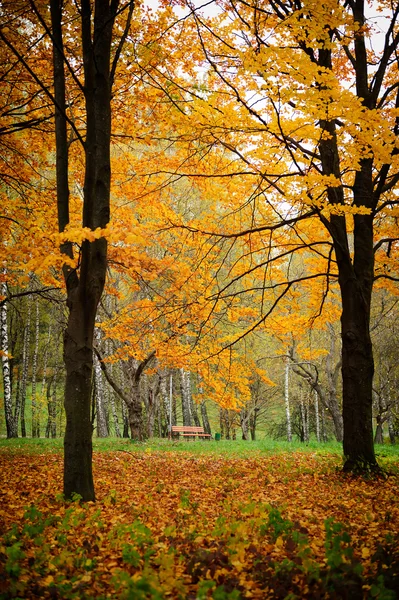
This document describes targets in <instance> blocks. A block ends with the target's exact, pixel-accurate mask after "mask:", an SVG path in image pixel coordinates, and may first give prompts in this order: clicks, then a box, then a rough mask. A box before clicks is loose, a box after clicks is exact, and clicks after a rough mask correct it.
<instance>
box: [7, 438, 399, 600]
mask: <svg viewBox="0 0 399 600" xmlns="http://www.w3.org/2000/svg"><path fill="white" fill-rule="evenodd" d="M196 443H197V442H196ZM198 444H199V443H198ZM0 466H1V482H0V531H1V537H0V598H52V599H57V598H60V599H61V598H62V599H63V598H113V599H114V598H122V599H123V598H125V599H130V600H140V599H141V598H143V599H144V598H155V599H157V598H176V599H178V598H181V599H205V598H214V599H215V600H223V599H227V598H231V599H234V598H260V599H267V598H290V599H294V598H300V599H302V598H336V599H342V598H343V599H345V598H348V599H349V598H350V599H351V600H356V599H357V598H379V599H382V600H388V599H392V600H393V599H394V598H396V597H397V590H399V545H398V542H399V535H398V533H399V479H398V477H397V475H390V476H387V477H386V478H380V479H378V480H375V479H373V480H365V479H362V478H351V477H348V476H344V475H343V474H342V473H340V471H339V466H340V459H339V457H338V456H337V455H318V454H316V453H309V452H307V453H301V452H295V453H280V454H272V455H271V454H261V453H258V454H256V455H253V456H249V457H248V456H247V457H231V456H230V457H229V456H222V455H220V454H212V453H211V452H208V453H207V454H203V455H202V454H195V453H191V452H185V451H184V450H181V446H180V447H179V452H165V451H162V450H159V451H153V450H151V449H150V448H147V449H146V450H144V449H143V451H142V452H128V451H118V452H107V453H104V452H96V453H95V454H94V476H95V482H96V493H97V502H96V503H95V504H94V503H88V504H83V505H80V504H79V502H73V503H69V504H65V503H64V502H63V501H62V497H61V496H60V490H61V489H62V456H61V454H59V453H48V452H45V453H43V454H40V453H35V454H26V453H21V452H15V451H12V450H10V448H8V447H7V446H6V445H3V446H2V448H1V451H0ZM388 468H389V467H388Z"/></svg>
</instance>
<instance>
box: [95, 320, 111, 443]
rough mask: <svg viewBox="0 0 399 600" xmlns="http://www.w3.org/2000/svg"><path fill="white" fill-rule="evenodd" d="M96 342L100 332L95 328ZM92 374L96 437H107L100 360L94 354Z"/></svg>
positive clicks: (98, 339)
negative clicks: (94, 396) (94, 394)
mask: <svg viewBox="0 0 399 600" xmlns="http://www.w3.org/2000/svg"><path fill="white" fill-rule="evenodd" d="M94 336H95V339H96V342H97V343H98V344H99V341H100V332H99V330H98V329H96V331H95V333H94ZM94 376H95V383H96V385H95V389H96V417H97V437H99V438H106V437H108V426H107V416H106V409H105V394H104V385H103V376H102V371H101V365H100V361H99V360H98V358H97V356H96V355H95V354H94Z"/></svg>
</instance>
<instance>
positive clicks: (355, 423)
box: [340, 215, 377, 471]
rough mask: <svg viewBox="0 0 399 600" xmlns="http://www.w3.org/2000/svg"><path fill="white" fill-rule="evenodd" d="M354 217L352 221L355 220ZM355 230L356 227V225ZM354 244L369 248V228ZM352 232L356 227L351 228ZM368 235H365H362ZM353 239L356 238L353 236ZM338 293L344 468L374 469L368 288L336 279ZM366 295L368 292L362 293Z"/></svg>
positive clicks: (371, 357) (346, 280)
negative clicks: (339, 303) (339, 287)
mask: <svg viewBox="0 0 399 600" xmlns="http://www.w3.org/2000/svg"><path fill="white" fill-rule="evenodd" d="M356 217H359V215H355V222H356V221H357V220H358V219H356ZM358 227H359V225H358ZM364 228H365V233H364V234H363V236H361V235H360V232H358V237H360V238H363V237H364V238H365V239H359V240H357V242H358V244H361V243H364V244H365V245H371V252H372V251H373V249H372V237H371V238H370V232H369V231H368V229H369V228H367V227H366V226H365V227H364ZM355 231H356V225H355ZM367 233H368V235H366V234H367ZM355 237H356V236H355ZM367 242H368V243H367ZM340 285H341V294H342V307H343V310H342V317H341V325H342V384H343V421H344V440H343V449H344V456H345V464H344V469H345V470H347V471H363V470H368V469H370V468H371V469H374V468H375V467H377V461H376V458H375V454H374V444H373V393H372V391H373V374H374V361H373V351H372V345H371V339H370V332H369V323H370V303H371V285H370V286H369V289H368V290H367V288H366V286H365V285H363V286H360V285H359V283H358V281H357V280H353V278H352V277H350V278H349V277H347V276H346V275H345V274H343V275H341V276H340ZM366 292H368V293H366Z"/></svg>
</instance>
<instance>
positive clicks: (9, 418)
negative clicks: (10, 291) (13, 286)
mask: <svg viewBox="0 0 399 600" xmlns="http://www.w3.org/2000/svg"><path fill="white" fill-rule="evenodd" d="M5 274H6V270H5V269H4V270H3V275H5ZM0 293H1V295H2V296H7V284H6V283H4V282H2V283H1V286H0ZM0 350H1V366H2V370H3V390H4V412H5V419H6V428H7V438H16V437H18V422H15V419H14V416H13V413H12V387H11V369H10V359H9V347H8V323H7V303H6V302H5V303H4V304H2V305H1V306H0Z"/></svg>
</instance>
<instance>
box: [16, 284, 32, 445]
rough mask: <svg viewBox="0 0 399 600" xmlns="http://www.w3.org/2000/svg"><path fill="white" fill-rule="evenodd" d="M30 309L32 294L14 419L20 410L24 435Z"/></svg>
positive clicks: (29, 300)
mask: <svg viewBox="0 0 399 600" xmlns="http://www.w3.org/2000/svg"><path fill="white" fill-rule="evenodd" d="M31 311H32V296H31V295H30V296H29V299H28V315H27V321H26V325H25V329H24V343H23V351H22V377H21V385H20V387H19V400H18V401H17V405H16V419H17V421H18V411H19V410H20V411H21V435H22V437H26V425H25V404H26V385H27V381H28V369H29V347H30V319H31Z"/></svg>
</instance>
